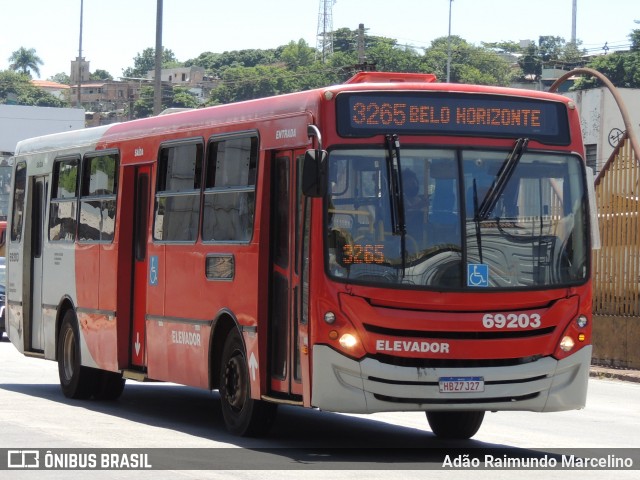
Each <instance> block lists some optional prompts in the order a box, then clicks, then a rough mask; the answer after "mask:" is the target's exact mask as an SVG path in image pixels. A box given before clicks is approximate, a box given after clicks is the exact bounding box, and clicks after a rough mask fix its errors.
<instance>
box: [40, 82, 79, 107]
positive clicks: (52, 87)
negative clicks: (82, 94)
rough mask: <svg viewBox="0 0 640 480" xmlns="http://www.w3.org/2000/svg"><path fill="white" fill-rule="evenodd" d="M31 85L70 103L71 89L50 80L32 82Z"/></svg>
mask: <svg viewBox="0 0 640 480" xmlns="http://www.w3.org/2000/svg"><path fill="white" fill-rule="evenodd" d="M31 84H32V85H34V86H36V87H38V88H40V89H42V90H44V91H45V92H47V93H49V94H50V95H53V96H54V97H56V98H57V99H59V100H62V101H65V102H68V101H69V95H70V92H71V87H70V86H69V85H64V84H62V83H58V82H52V81H50V80H31Z"/></svg>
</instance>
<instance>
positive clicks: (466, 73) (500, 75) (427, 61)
mask: <svg viewBox="0 0 640 480" xmlns="http://www.w3.org/2000/svg"><path fill="white" fill-rule="evenodd" d="M449 41H450V42H451V82H453V83H477V84H481V85H508V84H509V83H510V81H511V78H512V76H513V73H512V69H511V66H510V65H509V63H508V62H507V61H506V60H505V59H504V58H502V57H501V56H500V55H498V54H497V53H495V52H494V51H493V50H490V49H488V48H484V47H476V46H474V45H471V44H469V43H467V41H466V40H464V39H462V38H460V37H459V36H457V35H454V36H452V37H451V38H450V39H449V38H448V37H440V38H436V39H435V40H434V41H433V42H431V46H430V47H429V48H428V49H427V50H426V51H425V54H424V58H423V61H422V71H423V72H427V73H434V74H435V75H436V76H437V77H438V78H439V79H440V80H443V79H446V68H447V57H448V52H449Z"/></svg>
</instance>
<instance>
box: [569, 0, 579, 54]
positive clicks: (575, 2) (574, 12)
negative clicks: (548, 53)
mask: <svg viewBox="0 0 640 480" xmlns="http://www.w3.org/2000/svg"><path fill="white" fill-rule="evenodd" d="M577 13H578V0H573V9H572V14H571V43H573V44H574V45H575V44H576V16H577Z"/></svg>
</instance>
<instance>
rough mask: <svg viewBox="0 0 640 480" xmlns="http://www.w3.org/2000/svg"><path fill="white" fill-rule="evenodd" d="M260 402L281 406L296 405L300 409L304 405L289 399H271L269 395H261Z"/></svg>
mask: <svg viewBox="0 0 640 480" xmlns="http://www.w3.org/2000/svg"><path fill="white" fill-rule="evenodd" d="M260 399H261V400H265V401H267V402H272V403H280V404H282V405H297V406H300V407H302V406H303V405H304V403H303V402H302V401H301V400H300V401H298V400H291V399H289V398H278V397H271V396H269V395H261V396H260Z"/></svg>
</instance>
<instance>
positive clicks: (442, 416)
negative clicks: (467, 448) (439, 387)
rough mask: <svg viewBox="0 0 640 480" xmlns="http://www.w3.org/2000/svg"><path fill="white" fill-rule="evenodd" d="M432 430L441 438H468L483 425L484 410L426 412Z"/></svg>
mask: <svg viewBox="0 0 640 480" xmlns="http://www.w3.org/2000/svg"><path fill="white" fill-rule="evenodd" d="M425 413H426V414H427V421H428V422H429V426H430V427H431V431H432V432H433V433H434V434H435V435H436V436H437V437H440V438H450V439H457V440H466V439H468V438H471V437H473V436H474V435H475V434H476V433H477V432H478V430H479V429H480V425H482V420H483V419H484V412H483V411H470V412H468V411H462V412H440V411H437V412H425Z"/></svg>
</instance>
